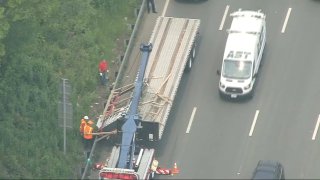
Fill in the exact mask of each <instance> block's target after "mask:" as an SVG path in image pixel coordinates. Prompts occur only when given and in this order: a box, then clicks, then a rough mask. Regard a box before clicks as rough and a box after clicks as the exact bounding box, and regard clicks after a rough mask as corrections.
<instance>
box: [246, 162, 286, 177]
mask: <svg viewBox="0 0 320 180" xmlns="http://www.w3.org/2000/svg"><path fill="white" fill-rule="evenodd" d="M252 179H253V180H254V179H278V180H280V179H281V180H284V179H285V178H284V169H283V166H282V165H281V164H280V163H279V162H277V161H270V160H260V161H259V162H258V165H257V167H256V169H255V171H254V173H253V176H252Z"/></svg>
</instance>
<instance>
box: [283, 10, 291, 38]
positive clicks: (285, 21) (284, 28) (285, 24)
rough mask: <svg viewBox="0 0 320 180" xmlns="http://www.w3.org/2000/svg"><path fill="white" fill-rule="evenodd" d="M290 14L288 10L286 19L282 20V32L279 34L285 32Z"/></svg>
mask: <svg viewBox="0 0 320 180" xmlns="http://www.w3.org/2000/svg"><path fill="white" fill-rule="evenodd" d="M290 13H291V8H289V9H288V12H287V15H286V19H285V20H284V23H283V26H282V30H281V33H284V31H285V30H286V27H287V23H288V20H289V17H290Z"/></svg>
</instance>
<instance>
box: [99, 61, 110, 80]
mask: <svg viewBox="0 0 320 180" xmlns="http://www.w3.org/2000/svg"><path fill="white" fill-rule="evenodd" d="M108 72H109V69H108V62H107V61H106V60H102V61H100V63H99V75H100V82H101V84H102V85H106V84H107V80H108V75H107V73H108Z"/></svg>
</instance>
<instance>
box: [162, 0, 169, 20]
mask: <svg viewBox="0 0 320 180" xmlns="http://www.w3.org/2000/svg"><path fill="white" fill-rule="evenodd" d="M168 5H169V0H166V3H165V4H164V8H163V11H162V14H161V16H164V15H165V14H166V12H167V9H168Z"/></svg>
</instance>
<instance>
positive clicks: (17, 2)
mask: <svg viewBox="0 0 320 180" xmlns="http://www.w3.org/2000/svg"><path fill="white" fill-rule="evenodd" d="M141 1H142V0H1V1H0V102H1V103H0V114H1V117H0V136H1V138H0V142H1V143H0V178H1V179H9V178H14V179H18V178H24V179H25V178H28V179H57V178H59V179H70V178H76V177H77V173H78V171H76V170H75V169H76V168H75V167H77V165H79V164H81V163H82V162H83V161H84V159H83V151H82V144H81V139H80V137H79V133H78V132H79V121H80V118H81V117H82V116H83V115H85V114H87V113H88V112H89V111H90V104H91V103H92V101H93V99H94V98H96V96H97V93H96V87H97V86H99V84H98V83H99V82H98V77H97V71H98V63H99V61H100V60H101V58H106V59H107V60H108V61H109V66H110V68H116V67H115V66H113V64H112V63H111V61H112V60H115V61H116V58H117V57H118V56H119V54H118V53H119V51H118V50H117V48H118V46H117V44H118V45H119V42H118V41H117V39H118V38H119V37H124V36H126V37H129V35H130V32H129V28H128V25H127V24H129V23H133V22H134V21H135V16H134V8H136V7H138V6H140V4H141ZM120 43H121V44H122V45H123V43H122V42H120ZM61 78H66V79H68V80H69V82H70V84H71V86H72V94H71V98H70V99H71V102H72V105H73V129H68V130H67V136H68V138H67V154H66V155H64V153H63V129H62V127H60V126H59V121H58V102H59V100H60V94H59V83H60V81H61Z"/></svg>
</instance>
